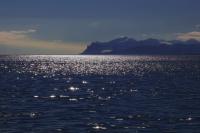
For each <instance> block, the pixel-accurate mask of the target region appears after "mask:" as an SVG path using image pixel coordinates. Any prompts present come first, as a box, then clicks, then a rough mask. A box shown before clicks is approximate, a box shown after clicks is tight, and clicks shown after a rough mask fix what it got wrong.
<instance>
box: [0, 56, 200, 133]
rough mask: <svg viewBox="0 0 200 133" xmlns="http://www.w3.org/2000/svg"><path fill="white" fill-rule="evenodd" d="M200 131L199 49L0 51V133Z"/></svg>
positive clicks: (173, 132) (176, 132)
mask: <svg viewBox="0 0 200 133" xmlns="http://www.w3.org/2000/svg"><path fill="white" fill-rule="evenodd" d="M95 132H104V133H200V56H53V55H52V56H42V55H34V56H26V55H24V56H0V133H95Z"/></svg>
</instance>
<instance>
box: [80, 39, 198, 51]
mask: <svg viewBox="0 0 200 133" xmlns="http://www.w3.org/2000/svg"><path fill="white" fill-rule="evenodd" d="M82 54H83V55H149V54H151V55H167V54H168V55H170V54H172V55H176V54H177V55H180V54H181V55H184V54H200V42H199V41H197V40H194V39H191V40H187V41H180V40H172V41H165V40H158V39H153V38H150V39H145V40H135V39H133V38H128V37H120V38H117V39H114V40H111V41H108V42H92V43H91V44H90V45H88V46H87V48H86V49H85V51H83V53H82Z"/></svg>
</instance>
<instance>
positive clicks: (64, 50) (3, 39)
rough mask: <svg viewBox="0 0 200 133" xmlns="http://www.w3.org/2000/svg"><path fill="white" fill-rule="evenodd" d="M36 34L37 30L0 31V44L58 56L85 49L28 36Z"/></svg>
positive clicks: (79, 46) (80, 46)
mask: <svg viewBox="0 0 200 133" xmlns="http://www.w3.org/2000/svg"><path fill="white" fill-rule="evenodd" d="M36 32H37V30H35V29H28V30H11V31H0V44H1V45H4V46H9V47H15V48H21V49H27V48H28V49H40V50H43V51H47V52H48V51H56V52H57V53H58V54H78V53H80V52H82V51H83V50H84V48H85V47H84V45H82V44H81V43H70V42H62V41H61V40H59V41H58V40H55V41H48V40H39V39H34V38H32V37H31V36H30V34H31V33H36ZM47 52H45V53H47ZM32 53H33V54H34V53H37V51H33V52H32Z"/></svg>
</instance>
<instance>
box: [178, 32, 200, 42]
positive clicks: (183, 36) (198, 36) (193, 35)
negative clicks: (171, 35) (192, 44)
mask: <svg viewBox="0 0 200 133" xmlns="http://www.w3.org/2000/svg"><path fill="white" fill-rule="evenodd" d="M176 38H177V39H178V40H182V41H187V40H190V39H195V40H198V41H200V32H198V31H192V32H188V33H178V34H177V37H176Z"/></svg>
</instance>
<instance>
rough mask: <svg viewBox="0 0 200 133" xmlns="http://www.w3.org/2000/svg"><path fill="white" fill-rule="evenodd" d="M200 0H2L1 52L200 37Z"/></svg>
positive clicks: (41, 51)
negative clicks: (123, 38)
mask: <svg viewBox="0 0 200 133" xmlns="http://www.w3.org/2000/svg"><path fill="white" fill-rule="evenodd" d="M199 5H200V0H1V1H0V54H79V53H81V52H82V51H83V50H84V49H85V48H86V46H87V45H88V44H90V43H91V42H93V41H108V40H112V39H115V38H117V37H120V36H128V37H131V38H135V39H138V40H140V39H146V38H157V39H164V40H173V39H178V40H188V39H197V40H200V8H199Z"/></svg>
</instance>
